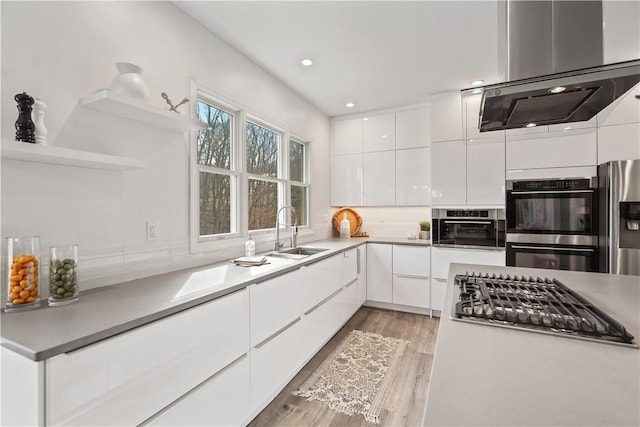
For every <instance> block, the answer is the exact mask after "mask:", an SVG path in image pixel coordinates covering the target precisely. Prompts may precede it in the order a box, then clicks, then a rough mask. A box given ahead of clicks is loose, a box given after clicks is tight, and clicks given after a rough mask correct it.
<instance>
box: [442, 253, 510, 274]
mask: <svg viewBox="0 0 640 427" xmlns="http://www.w3.org/2000/svg"><path fill="white" fill-rule="evenodd" d="M505 255H506V252H505V251H501V250H489V249H487V250H483V249H455V248H439V247H433V248H431V266H432V269H431V276H432V277H435V278H438V279H448V278H449V264H451V263H454V262H455V263H460V264H482V265H498V266H505V265H506V258H505Z"/></svg>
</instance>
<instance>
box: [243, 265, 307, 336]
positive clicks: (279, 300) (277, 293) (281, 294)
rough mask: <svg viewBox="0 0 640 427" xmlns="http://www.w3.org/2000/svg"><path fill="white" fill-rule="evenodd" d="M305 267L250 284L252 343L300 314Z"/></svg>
mask: <svg viewBox="0 0 640 427" xmlns="http://www.w3.org/2000/svg"><path fill="white" fill-rule="evenodd" d="M306 269H307V268H306V267H302V268H300V269H298V270H295V271H292V272H290V273H287V274H283V275H281V276H278V277H276V278H273V279H270V280H266V281H264V282H261V283H258V284H255V285H251V286H249V301H250V304H249V307H250V313H251V346H252V347H253V346H255V345H257V344H258V343H260V342H262V341H263V340H265V339H266V338H268V337H269V336H270V335H271V334H274V333H276V332H277V331H279V330H280V328H283V327H284V326H286V325H288V324H289V323H290V322H291V321H293V320H294V319H296V318H298V317H300V314H301V309H300V298H301V286H300V284H301V283H302V282H303V281H304V280H306V279H308V278H307V277H306V275H305V273H306Z"/></svg>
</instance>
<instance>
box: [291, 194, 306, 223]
mask: <svg viewBox="0 0 640 427" xmlns="http://www.w3.org/2000/svg"><path fill="white" fill-rule="evenodd" d="M291 206H293V208H294V209H295V210H296V218H298V225H309V221H308V220H307V187H301V186H299V185H291Z"/></svg>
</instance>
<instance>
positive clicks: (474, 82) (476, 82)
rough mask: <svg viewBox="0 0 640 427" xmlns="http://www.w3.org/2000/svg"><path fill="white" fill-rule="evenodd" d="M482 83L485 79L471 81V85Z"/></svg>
mask: <svg viewBox="0 0 640 427" xmlns="http://www.w3.org/2000/svg"><path fill="white" fill-rule="evenodd" d="M482 83H484V80H474V81H472V82H471V86H480V85H481V84H482Z"/></svg>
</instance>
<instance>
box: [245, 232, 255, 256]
mask: <svg viewBox="0 0 640 427" xmlns="http://www.w3.org/2000/svg"><path fill="white" fill-rule="evenodd" d="M244 256H256V242H254V241H253V239H252V238H251V234H249V239H248V240H247V241H246V242H245V244H244Z"/></svg>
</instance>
